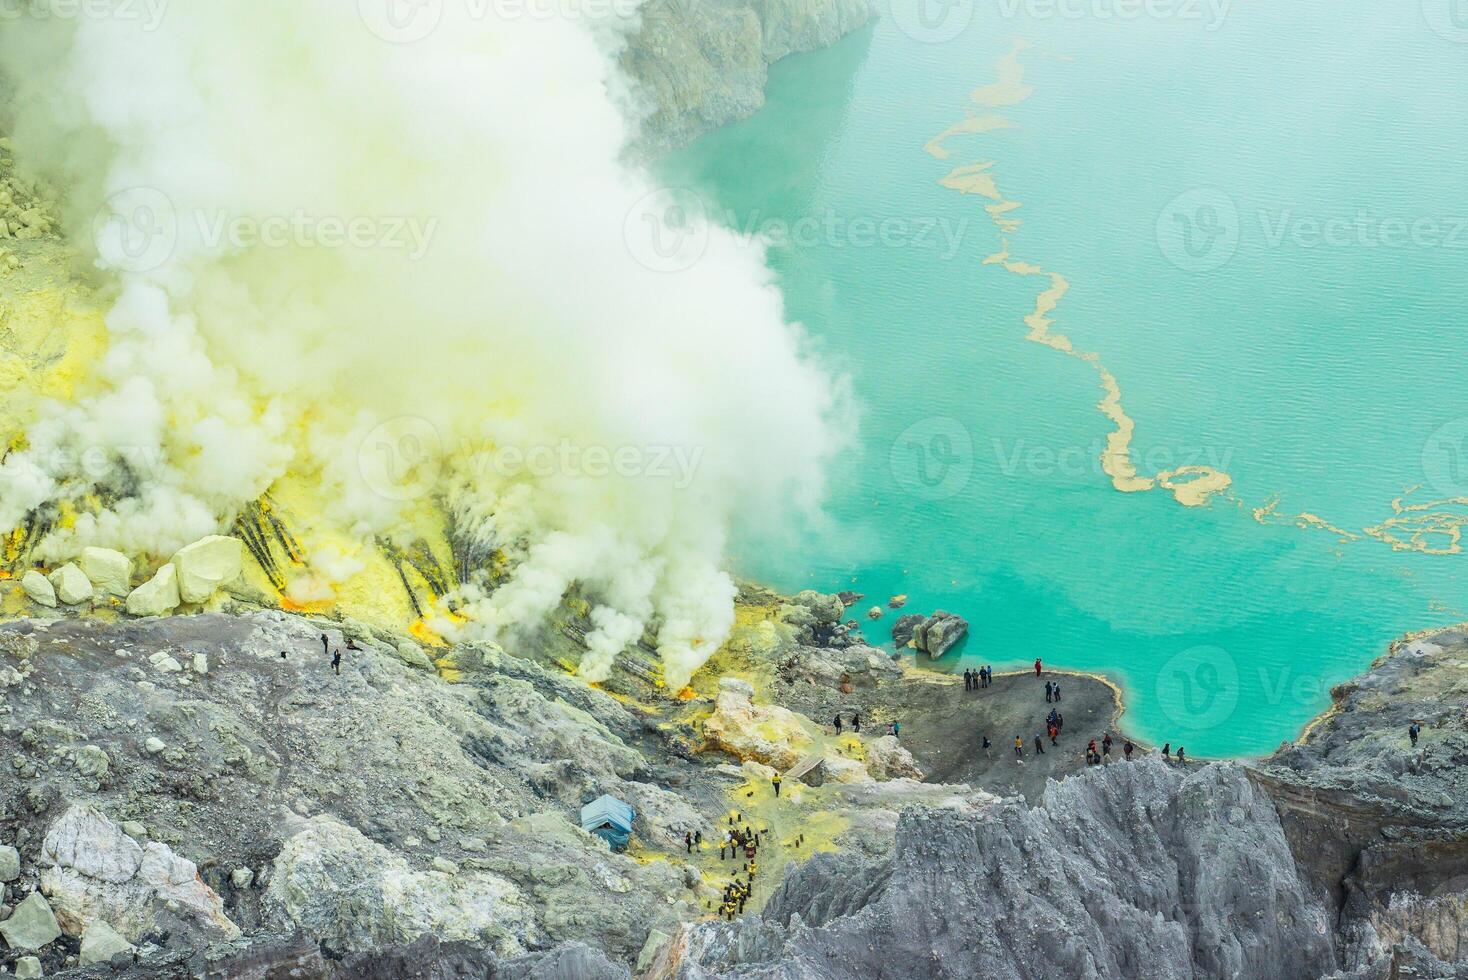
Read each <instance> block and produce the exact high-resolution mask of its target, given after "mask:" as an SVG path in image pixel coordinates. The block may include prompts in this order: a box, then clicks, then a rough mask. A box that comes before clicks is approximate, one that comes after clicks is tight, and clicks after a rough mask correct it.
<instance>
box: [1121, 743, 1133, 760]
mask: <svg viewBox="0 0 1468 980" xmlns="http://www.w3.org/2000/svg"><path fill="white" fill-rule="evenodd" d="M1135 748H1136V746H1135V745H1133V744H1132V740H1131V739H1127V740H1126V741H1125V742H1122V743H1121V754H1122V755H1124V756H1126V761H1128V762H1131V761H1132V750H1133V749H1135Z"/></svg>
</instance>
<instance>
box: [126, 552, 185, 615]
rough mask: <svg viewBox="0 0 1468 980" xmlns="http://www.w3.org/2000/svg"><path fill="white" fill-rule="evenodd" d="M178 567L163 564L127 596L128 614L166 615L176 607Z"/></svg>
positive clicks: (177, 599)
mask: <svg viewBox="0 0 1468 980" xmlns="http://www.w3.org/2000/svg"><path fill="white" fill-rule="evenodd" d="M179 599H180V596H179V593H178V569H177V568H175V567H174V566H173V565H164V566H163V567H162V568H160V569H158V572H157V573H156V574H155V575H154V576H153V577H152V578H150V579H148V581H146V582H144V583H143V584H142V585H140V586H138V587H137V588H136V589H133V590H132V592H131V593H130V594H129V595H128V597H127V611H128V615H130V616H167V615H168V614H169V613H171V612H173V611H174V610H175V609H177V608H178V604H179Z"/></svg>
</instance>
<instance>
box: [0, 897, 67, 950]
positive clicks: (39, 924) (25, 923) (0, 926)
mask: <svg viewBox="0 0 1468 980" xmlns="http://www.w3.org/2000/svg"><path fill="white" fill-rule="evenodd" d="M60 935H61V928H60V927H59V926H58V925H57V924H56V916H55V915H53V914H52V913H51V906H50V905H49V904H47V902H46V899H45V898H43V897H42V896H41V893H40V892H31V893H30V895H28V896H26V899H25V901H23V902H21V903H20V904H19V905H17V906H16V907H15V911H13V912H11V913H10V918H8V919H6V920H5V921H4V922H0V936H4V937H5V944H6V945H7V946H9V947H10V948H11V949H40V948H41V947H43V946H47V945H49V944H50V943H51V942H53V941H54V940H55V939H56V938H57V937H58V936H60Z"/></svg>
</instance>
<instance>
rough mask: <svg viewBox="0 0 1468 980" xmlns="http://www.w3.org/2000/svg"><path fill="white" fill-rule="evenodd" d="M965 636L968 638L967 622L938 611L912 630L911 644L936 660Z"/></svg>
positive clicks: (960, 617) (959, 617)
mask: <svg viewBox="0 0 1468 980" xmlns="http://www.w3.org/2000/svg"><path fill="white" fill-rule="evenodd" d="M965 636H968V620H966V619H964V618H963V617H962V616H959V615H956V614H954V613H950V612H944V611H943V610H941V609H939V610H938V611H937V612H935V613H933V615H932V616H930V617H928V619H926V620H925V621H923V622H922V623H921V624H920V625H919V626H918V627H917V628H916V629H915V630H913V634H912V644H913V646H915V647H917V648H918V649H919V650H921V651H923V652H924V653H926V654H927V655H928V656H929V657H930V658H931V659H933V660H937V659H938V658H939V657H941V656H943V654H945V653H947V652H948V651H949V650H952V649H953V648H954V646H955V645H957V643H958V641H959V640H961V639H963V638H964V637H965Z"/></svg>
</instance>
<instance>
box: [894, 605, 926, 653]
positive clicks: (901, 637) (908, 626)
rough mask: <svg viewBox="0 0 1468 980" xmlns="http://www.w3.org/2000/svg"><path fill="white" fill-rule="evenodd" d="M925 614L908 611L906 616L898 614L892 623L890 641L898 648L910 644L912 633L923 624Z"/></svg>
mask: <svg viewBox="0 0 1468 980" xmlns="http://www.w3.org/2000/svg"><path fill="white" fill-rule="evenodd" d="M926 619H927V617H926V616H922V615H919V614H918V613H908V614H907V615H906V616H898V617H897V622H895V623H893V624H892V642H893V643H894V644H896V645H897V647H898V648H899V649H900V648H902V647H905V646H910V645H911V644H912V637H913V634H914V633H916V632H917V628H918V627H919V626H921V625H923V622H924V621H925V620H926Z"/></svg>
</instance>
